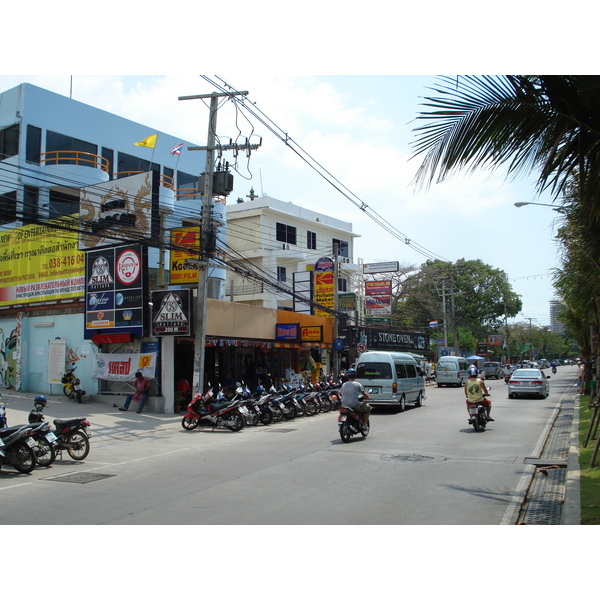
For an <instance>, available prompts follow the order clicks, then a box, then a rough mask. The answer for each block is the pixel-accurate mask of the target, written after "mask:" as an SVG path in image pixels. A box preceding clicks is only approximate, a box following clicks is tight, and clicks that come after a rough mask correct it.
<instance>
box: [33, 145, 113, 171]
mask: <svg viewBox="0 0 600 600" xmlns="http://www.w3.org/2000/svg"><path fill="white" fill-rule="evenodd" d="M40 160H41V162H42V163H44V164H46V165H61V164H62V165H80V166H82V167H90V168H92V169H101V170H102V171H105V172H106V173H109V168H110V163H109V162H108V160H107V159H106V158H103V157H102V156H98V155H97V154H92V153H90V152H79V151H77V150H52V151H51V152H44V153H43V154H42V155H41V159H40Z"/></svg>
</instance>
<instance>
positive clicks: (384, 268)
mask: <svg viewBox="0 0 600 600" xmlns="http://www.w3.org/2000/svg"><path fill="white" fill-rule="evenodd" d="M399 270H400V264H399V263H398V261H394V262H384V263H372V264H370V265H363V273H365V274H367V273H392V272H395V271H399Z"/></svg>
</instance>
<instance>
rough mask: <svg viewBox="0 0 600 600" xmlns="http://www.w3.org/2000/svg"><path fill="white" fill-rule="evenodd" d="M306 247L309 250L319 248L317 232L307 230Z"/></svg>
mask: <svg viewBox="0 0 600 600" xmlns="http://www.w3.org/2000/svg"><path fill="white" fill-rule="evenodd" d="M306 247H307V248H308V249H309V250H316V249H317V234H316V233H315V232H314V231H307V232H306Z"/></svg>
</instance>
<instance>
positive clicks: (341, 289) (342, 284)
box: [338, 277, 348, 292]
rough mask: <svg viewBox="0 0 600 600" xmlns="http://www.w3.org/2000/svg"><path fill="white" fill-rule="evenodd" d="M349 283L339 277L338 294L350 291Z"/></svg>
mask: <svg viewBox="0 0 600 600" xmlns="http://www.w3.org/2000/svg"><path fill="white" fill-rule="evenodd" d="M347 288H348V282H347V281H346V280H345V279H342V278H340V277H338V292H347V291H348V289H347Z"/></svg>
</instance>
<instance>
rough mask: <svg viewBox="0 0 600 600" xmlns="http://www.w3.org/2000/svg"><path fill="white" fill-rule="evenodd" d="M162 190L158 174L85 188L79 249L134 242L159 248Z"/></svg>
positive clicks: (133, 177) (81, 203)
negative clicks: (154, 245)
mask: <svg viewBox="0 0 600 600" xmlns="http://www.w3.org/2000/svg"><path fill="white" fill-rule="evenodd" d="M159 190H160V173H158V172H157V171H147V172H146V173H138V174H136V175H131V176H130V177H121V178H119V179H112V180H111V181H106V182H105V183H97V184H95V185H92V186H89V187H84V188H81V191H80V194H79V206H80V210H79V212H80V219H81V224H80V234H79V249H80V250H93V249H95V248H100V247H102V246H114V245H115V244H118V243H120V242H121V241H122V240H131V239H135V240H138V241H141V240H142V239H145V240H147V241H148V242H150V243H153V244H156V245H158V241H159V239H160V216H159V212H158V210H159V209H158V207H159V198H158V195H159Z"/></svg>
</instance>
